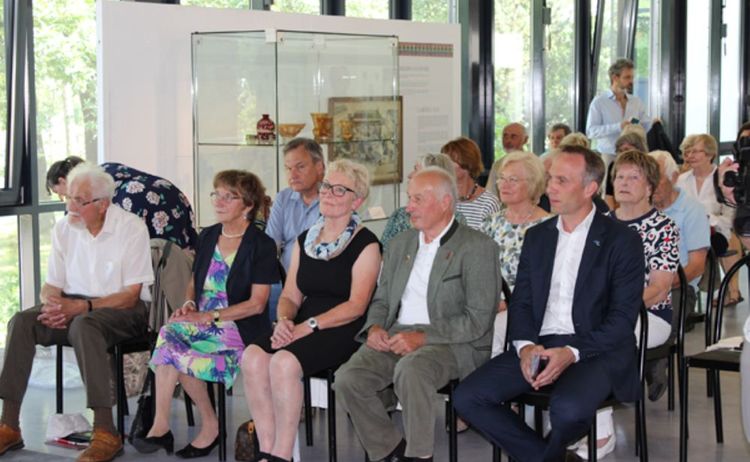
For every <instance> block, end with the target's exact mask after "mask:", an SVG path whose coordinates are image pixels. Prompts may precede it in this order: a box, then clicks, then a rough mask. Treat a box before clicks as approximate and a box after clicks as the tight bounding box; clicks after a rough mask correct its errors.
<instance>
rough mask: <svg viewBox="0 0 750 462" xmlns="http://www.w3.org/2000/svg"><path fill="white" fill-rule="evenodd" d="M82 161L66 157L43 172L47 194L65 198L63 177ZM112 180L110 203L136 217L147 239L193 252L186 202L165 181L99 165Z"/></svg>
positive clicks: (190, 210)
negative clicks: (147, 236)
mask: <svg viewBox="0 0 750 462" xmlns="http://www.w3.org/2000/svg"><path fill="white" fill-rule="evenodd" d="M81 162H83V159H81V158H80V157H76V156H70V157H67V158H65V159H63V160H59V161H57V162H55V163H53V164H52V165H51V166H50V168H49V170H47V182H46V185H45V186H46V188H47V193H50V194H51V193H55V194H57V195H58V196H60V198H61V199H63V200H65V199H66V198H67V192H68V185H67V182H66V180H65V178H66V177H67V176H68V173H69V172H70V171H71V170H72V169H73V167H75V166H76V165H78V164H80V163H81ZM101 167H102V168H103V169H104V171H105V172H107V173H108V174H109V175H110V176H111V177H112V178H113V179H114V180H115V195H114V197H112V203H113V204H115V205H119V206H120V207H121V208H122V209H124V210H127V211H128V212H131V213H134V214H136V215H138V216H139V217H140V218H141V220H143V222H144V223H146V227H147V228H148V234H149V236H150V237H151V239H155V238H157V239H166V240H168V241H172V242H174V243H175V244H177V245H178V246H180V247H182V248H183V249H191V250H192V249H193V247H194V246H195V239H196V237H197V235H196V233H195V225H194V216H193V208H192V207H191V206H190V201H188V199H187V197H186V196H185V195H184V194H183V193H182V191H180V190H179V189H178V188H177V186H175V185H174V184H172V182H170V181H169V180H166V179H164V178H161V177H159V176H156V175H152V174H149V173H145V172H141V171H140V170H136V169H134V168H132V167H128V166H127V165H123V164H118V163H116V162H107V163H104V164H102V165H101Z"/></svg>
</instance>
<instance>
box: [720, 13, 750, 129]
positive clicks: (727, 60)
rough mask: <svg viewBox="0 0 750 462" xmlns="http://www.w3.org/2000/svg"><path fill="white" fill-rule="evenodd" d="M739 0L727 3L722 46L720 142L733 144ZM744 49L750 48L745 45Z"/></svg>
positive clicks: (736, 114)
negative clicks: (725, 33) (724, 35)
mask: <svg viewBox="0 0 750 462" xmlns="http://www.w3.org/2000/svg"><path fill="white" fill-rule="evenodd" d="M740 1H742V0H726V2H725V6H724V8H723V13H722V19H723V23H724V24H725V25H726V30H727V35H726V37H725V38H724V39H723V40H722V44H721V118H720V119H719V120H720V129H719V137H720V139H719V141H732V142H733V141H734V140H735V137H736V136H737V130H739V129H740V123H741V121H740V106H739V101H740V92H739V90H740V87H739V85H737V82H738V81H739V79H740V53H741V50H742V46H741V43H740V20H741V15H740ZM745 46H748V45H747V44H745Z"/></svg>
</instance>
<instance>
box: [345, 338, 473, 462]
mask: <svg viewBox="0 0 750 462" xmlns="http://www.w3.org/2000/svg"><path fill="white" fill-rule="evenodd" d="M454 378H458V365H457V364H456V359H455V357H454V356H453V353H452V352H451V350H450V347H449V346H448V345H427V346H423V347H421V348H419V349H418V350H416V351H414V352H412V353H409V354H408V355H405V356H398V355H396V354H394V353H390V352H387V353H384V352H380V351H376V350H373V349H372V348H370V347H368V346H367V345H362V347H361V348H360V349H359V350H357V352H356V353H354V355H352V357H351V359H349V361H348V362H347V363H346V364H344V365H343V366H341V367H340V368H339V369H338V371H337V372H336V380H335V382H334V388H335V390H336V396H337V397H338V398H339V400H340V403H341V405H343V406H344V408H345V409H346V411H347V412H348V413H349V416H350V417H351V419H352V424H353V425H354V430H355V432H356V433H357V436H358V437H359V440H360V441H361V442H362V445H363V446H364V448H365V450H366V451H367V454H368V455H369V457H370V460H379V459H383V458H384V457H386V456H387V455H388V454H389V453H390V452H391V451H393V449H394V448H395V447H396V445H398V443H399V441H401V438H402V437H401V434H400V432H399V431H398V429H397V428H396V426H395V425H394V423H393V422H392V421H391V418H390V417H389V416H388V413H387V411H386V408H385V406H384V405H383V402H382V400H381V398H380V395H379V393H378V392H381V391H382V390H384V389H386V388H387V387H388V386H389V385H390V384H393V387H394V392H395V393H396V396H397V397H398V400H399V402H401V406H402V407H403V414H402V418H403V424H404V438H405V439H406V454H405V455H406V456H407V457H425V456H429V455H432V453H433V447H434V443H435V401H434V399H435V395H436V393H437V390H439V389H440V388H442V387H444V386H445V385H446V384H448V382H449V381H450V380H451V379H454Z"/></svg>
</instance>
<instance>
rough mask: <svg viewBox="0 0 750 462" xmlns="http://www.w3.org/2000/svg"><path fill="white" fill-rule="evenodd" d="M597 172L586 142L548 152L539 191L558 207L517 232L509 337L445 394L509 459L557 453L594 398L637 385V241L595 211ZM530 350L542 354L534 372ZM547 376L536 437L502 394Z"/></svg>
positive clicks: (632, 393)
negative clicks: (544, 412)
mask: <svg viewBox="0 0 750 462" xmlns="http://www.w3.org/2000/svg"><path fill="white" fill-rule="evenodd" d="M603 177H604V164H603V162H602V161H601V159H600V158H599V156H597V155H596V154H595V153H593V152H592V151H590V150H588V149H585V148H580V147H565V148H563V150H562V152H560V153H559V154H557V155H556V156H555V157H554V159H553V161H552V165H551V167H550V171H549V180H548V184H547V194H548V195H549V198H550V203H551V205H552V210H553V211H554V212H556V213H558V217H557V218H554V219H551V220H548V221H546V222H544V223H541V224H539V225H537V226H535V227H533V228H531V229H529V230H528V231H527V233H526V236H525V239H524V243H523V248H522V250H521V257H520V262H519V266H518V275H517V278H516V286H515V289H514V292H513V296H512V297H511V301H510V306H509V316H510V318H509V320H510V327H509V339H510V341H511V342H512V347H511V348H509V350H508V351H506V352H505V353H503V354H502V355H500V356H497V357H496V358H494V359H493V360H491V361H490V362H488V363H486V364H485V365H484V366H482V367H480V368H479V369H477V370H476V371H475V372H474V373H473V374H471V375H470V376H469V377H468V378H467V379H466V380H465V381H464V382H462V383H461V385H460V386H459V388H458V390H457V392H456V396H455V398H454V402H455V406H456V409H457V410H458V412H459V414H460V415H461V416H462V417H463V418H464V419H465V420H467V421H469V422H471V424H472V425H474V427H475V428H477V429H479V430H480V431H482V432H483V433H484V434H485V436H486V437H487V438H489V439H490V440H491V441H492V442H494V443H496V444H497V445H499V446H500V447H502V448H503V449H505V450H506V451H508V453H510V455H511V457H513V458H515V459H516V460H524V461H559V460H564V459H565V457H566V453H565V447H566V446H567V445H568V444H570V443H572V442H573V441H575V440H576V439H577V438H580V437H581V436H582V435H583V434H584V433H585V432H586V431H587V430H588V428H589V426H590V425H591V422H592V419H593V416H594V414H595V413H596V408H597V406H598V405H599V404H600V403H601V402H602V401H604V400H605V399H606V398H607V397H608V396H609V395H610V394H612V393H614V395H615V397H616V398H617V399H619V400H622V401H632V400H634V399H635V398H636V397H637V396H638V393H639V390H638V374H637V367H636V354H635V336H634V335H633V330H634V328H635V322H636V318H637V316H638V311H639V308H640V306H641V304H642V300H641V296H642V294H643V279H644V268H645V267H644V261H643V248H642V244H641V240H640V238H639V236H638V234H637V233H636V232H635V231H633V230H630V229H629V228H628V227H627V226H625V225H623V224H620V223H617V222H615V221H614V220H612V219H610V218H608V217H606V216H604V215H601V214H599V213H597V212H596V209H595V208H594V206H593V203H592V197H593V196H594V195H595V194H597V193H598V191H599V186H600V184H601V181H602V178H603ZM535 357H536V358H538V359H541V360H542V362H544V361H546V362H547V365H546V367H545V368H544V369H543V370H541V371H540V372H538V373H537V372H536V371H534V370H532V366H533V365H534V364H535V363H536V361H537V360H536V359H534V358H535ZM549 385H551V386H552V387H551V388H552V392H551V393H552V396H551V400H550V423H551V426H552V430H551V432H550V434H549V436H548V438H546V439H542V438H541V437H540V436H538V435H537V434H536V433H535V432H534V431H533V430H532V429H531V428H529V427H528V426H526V425H524V424H523V422H522V421H521V418H520V417H519V416H518V415H517V414H515V413H514V412H513V411H511V410H510V409H509V408H507V407H505V406H504V405H503V403H504V402H505V401H509V400H512V399H513V398H514V397H516V396H518V395H520V394H522V393H525V392H528V391H530V390H532V389H534V390H538V389H540V388H542V387H546V386H549ZM570 455H571V456H573V454H572V453H571V454H570ZM574 457H577V456H574Z"/></svg>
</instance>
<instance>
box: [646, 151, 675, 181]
mask: <svg viewBox="0 0 750 462" xmlns="http://www.w3.org/2000/svg"><path fill="white" fill-rule="evenodd" d="M648 155H649V156H651V157H653V158H654V160H656V162H661V161H663V162H664V174H665V175H666V176H667V179H669V182H670V183H671V182H672V177H673V176H674V174H675V173H680V168H679V167H678V166H677V162H675V161H674V157H672V154H670V153H669V152H668V151H661V150H657V151H651V152H649V153H648Z"/></svg>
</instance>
